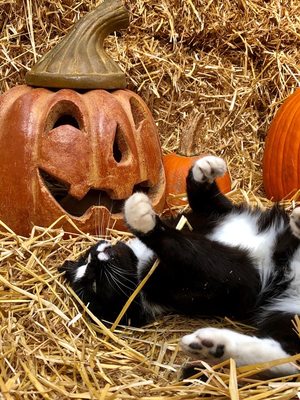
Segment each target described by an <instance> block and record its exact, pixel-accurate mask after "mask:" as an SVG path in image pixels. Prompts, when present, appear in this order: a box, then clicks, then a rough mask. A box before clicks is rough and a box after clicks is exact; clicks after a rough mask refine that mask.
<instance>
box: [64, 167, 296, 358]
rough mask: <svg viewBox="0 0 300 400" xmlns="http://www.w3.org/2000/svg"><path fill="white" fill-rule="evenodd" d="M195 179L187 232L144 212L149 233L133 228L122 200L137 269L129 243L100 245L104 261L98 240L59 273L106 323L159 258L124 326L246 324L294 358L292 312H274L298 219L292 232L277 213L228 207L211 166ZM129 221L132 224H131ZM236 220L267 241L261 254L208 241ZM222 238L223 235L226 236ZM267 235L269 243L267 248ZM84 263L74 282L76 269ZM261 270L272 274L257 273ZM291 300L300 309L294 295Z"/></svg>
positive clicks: (290, 278) (190, 182) (287, 276)
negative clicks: (207, 319) (158, 319)
mask: <svg viewBox="0 0 300 400" xmlns="http://www.w3.org/2000/svg"><path fill="white" fill-rule="evenodd" d="M201 165H202V164H201ZM201 165H200V164H199V166H200V167H199V168H200V173H202V175H203V171H202V170H201ZM223 172H224V171H223ZM202 175H201V178H199V175H197V171H196V172H195V169H193V168H191V170H190V171H189V174H188V176H187V195H188V200H189V204H190V207H191V212H190V213H188V214H187V218H188V221H189V223H190V224H191V225H192V227H193V231H192V232H191V231H189V230H188V229H184V230H183V231H178V230H176V229H175V228H174V227H173V225H174V224H173V223H172V221H162V220H161V219H160V218H159V217H158V216H157V215H154V214H153V212H152V214H151V211H147V212H148V213H149V215H148V216H149V221H151V218H153V221H154V222H153V227H152V225H151V222H150V223H149V224H148V225H149V226H150V228H151V229H150V230H147V229H145V228H144V227H142V228H140V226H139V215H138V211H135V210H134V207H135V205H134V204H133V205H130V204H131V203H130V201H131V200H130V199H129V201H128V204H127V206H125V212H126V213H125V217H126V219H127V222H128V225H129V229H130V230H131V232H132V233H133V234H134V235H135V236H136V237H137V238H138V239H139V240H140V241H141V242H142V243H143V244H144V245H146V247H147V248H148V249H151V251H152V252H153V254H152V253H150V255H149V254H148V255H147V257H144V256H143V257H144V258H143V257H142V258H143V260H142V261H141V260H140V264H139V256H137V255H136V252H135V251H133V250H132V247H131V246H130V245H127V244H124V243H122V242H119V243H117V244H115V245H114V246H109V245H107V247H105V246H106V245H105V244H104V247H105V249H104V251H103V252H102V253H101V254H102V258H104V259H105V260H102V261H101V260H99V256H98V255H99V251H98V250H97V249H99V243H100V244H101V243H103V242H99V243H98V244H97V245H95V246H93V247H92V248H91V249H90V250H88V251H87V253H86V254H85V255H84V256H83V257H82V258H81V259H80V260H78V261H76V262H72V261H66V262H65V264H64V265H63V266H62V270H64V271H66V275H65V276H66V278H67V280H68V281H69V282H70V284H71V285H72V286H73V288H74V290H75V292H77V294H78V295H79V296H80V297H81V298H82V300H83V301H84V303H86V304H89V308H90V309H91V311H92V312H93V313H95V315H97V316H98V317H99V318H101V319H104V320H108V321H111V322H113V321H114V320H115V318H116V317H117V316H118V314H119V312H120V310H121V309H122V306H123V305H124V304H125V302H126V300H127V299H128V297H129V296H130V294H131V293H132V292H133V290H134V289H135V288H136V286H137V284H138V283H139V282H140V281H141V280H142V279H143V278H144V276H145V275H146V274H147V273H148V271H149V269H150V268H151V266H152V265H153V262H154V260H155V259H156V257H158V258H159V260H160V263H159V266H158V267H157V269H156V270H155V272H154V273H153V275H152V276H151V277H150V278H149V280H148V281H147V283H146V285H145V286H144V288H143V290H142V291H141V293H139V294H138V296H137V297H136V299H135V301H134V302H133V303H132V305H131V306H130V308H129V310H128V311H127V313H126V315H125V317H124V318H123V320H122V322H123V323H130V324H132V325H141V324H144V323H146V322H148V321H150V320H151V319H153V318H154V317H155V316H157V315H159V314H162V313H168V312H174V313H180V314H185V315H188V316H228V317H230V318H237V319H239V320H248V321H251V323H253V324H255V325H256V326H257V327H258V332H259V335H262V336H266V335H267V336H270V337H272V338H274V339H275V340H276V341H278V342H279V343H280V344H281V346H282V348H283V349H284V350H285V351H286V352H288V353H289V354H295V353H297V352H299V351H300V340H299V338H298V336H297V334H296V333H295V332H294V330H293V329H292V322H291V320H292V318H293V317H294V315H295V313H294V311H293V312H290V311H289V307H288V306H287V307H286V310H281V309H280V307H281V306H280V307H279V306H278V307H277V308H276V306H274V304H275V303H276V302H278V299H286V298H287V297H288V296H290V293H291V292H290V291H291V287H292V286H291V285H293V284H295V279H296V277H295V270H293V269H292V267H291V265H292V263H295V262H296V261H297V260H295V257H296V256H297V250H298V249H299V248H300V246H299V244H300V240H299V238H298V237H297V224H298V223H299V222H298V219H297V218H298V214H297V215H296V216H295V224H294V230H293V229H292V228H291V224H290V218H289V216H288V215H287V214H286V212H285V211H284V210H283V209H281V208H280V207H278V206H274V207H273V208H271V209H270V210H265V211H263V210H261V209H259V208H253V209H252V208H250V207H249V206H247V205H234V204H233V203H232V202H231V201H230V200H229V199H228V198H227V197H225V196H224V195H223V194H222V193H221V192H220V191H219V189H218V186H217V184H216V183H215V181H214V180H213V178H214V177H216V176H218V175H221V173H216V171H214V168H213V167H211V171H209V172H208V173H207V174H206V175H208V176H206V175H205V173H204V175H203V176H202ZM196 177H197V179H196ZM138 204H140V203H138ZM126 207H127V209H128V210H127V211H126ZM145 207H146V206H145ZM146 208H147V207H146ZM143 213H144V214H145V213H146V211H145V210H144V211H143V210H142V212H141V218H140V219H141V221H142V219H143V218H144V217H143ZM133 217H134V218H136V219H137V222H132V221H134V218H133ZM238 218H241V221H242V223H245V224H246V225H245V227H247V223H249V226H250V225H251V227H254V228H255V229H254V228H253V229H254V230H255V232H256V233H255V235H253V238H252V236H251V237H250V239H249V241H250V242H251V240H252V239H253V240H256V238H255V236H257V238H258V237H261V238H264V237H266V238H268V239H267V240H266V244H265V247H266V248H264V244H263V242H260V243H262V244H261V246H262V248H261V250H260V253H257V254H256V253H255V252H252V250H251V249H252V248H251V246H249V247H248V246H247V243H245V240H246V239H245V240H244V241H243V239H241V242H242V244H239V243H238V242H237V241H238V239H235V241H234V242H233V243H232V244H231V243H228V242H227V238H226V237H223V238H221V239H219V238H218V237H216V236H214V237H212V236H211V235H217V232H218V230H220V229H221V227H222V226H223V225H224V226H225V225H226V223H227V222H226V221H228V224H229V225H230V223H231V221H235V220H237V221H239V219H238ZM299 220H300V218H299ZM224 221H225V222H224ZM243 221H245V222H243ZM248 221H249V222H248ZM222 224H223V225H222ZM141 226H142V225H141ZM235 226H236V225H233V227H235ZM237 226H238V225H237ZM251 229H252V228H251ZM295 231H296V233H295ZM299 231H300V229H299ZM224 232H225V235H226V230H225V231H224ZM228 232H231V231H228ZM230 235H231V233H230ZM271 235H273V236H274V240H273V239H272V240H273V241H271V242H270V240H271V239H270V237H271ZM237 236H239V235H237ZM242 236H243V231H241V237H242ZM273 236H272V238H273ZM229 240H230V238H229ZM236 240H237V241H236ZM262 240H263V239H262ZM270 243H271V246H270ZM267 246H269V247H270V248H269V250H270V252H271V253H270V254H269V253H268V251H267V250H268V249H267ZM133 247H134V246H133ZM264 251H266V253H264ZM261 253H262V254H263V257H264V258H263V257H262V256H260V254H261ZM259 257H261V258H259ZM100 258H101V256H100ZM106 258H107V259H106ZM299 261H300V260H299ZM138 264H139V265H138ZM85 265H86V267H84V268H83V269H82V271H84V275H83V276H81V275H80V274H79V273H78V272H77V271H78V268H79V267H82V266H85ZM293 265H294V264H293ZM299 266H300V264H299ZM264 267H265V268H266V269H268V268H269V269H270V271H271V272H270V273H264V272H261V271H262V269H263V268H264ZM293 268H295V267H293ZM299 282H300V281H299ZM293 293H294V292H293ZM299 293H300V289H299ZM298 301H299V304H300V294H299V296H298ZM276 304H277V303H276ZM274 307H275V308H274ZM299 313H300V309H299Z"/></svg>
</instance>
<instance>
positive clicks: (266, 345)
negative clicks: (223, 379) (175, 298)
mask: <svg viewBox="0 0 300 400" xmlns="http://www.w3.org/2000/svg"><path fill="white" fill-rule="evenodd" d="M180 345H181V348H182V350H183V351H184V352H185V353H186V354H188V355H189V356H191V357H193V358H194V359H199V360H201V359H206V360H207V359H213V360H220V361H223V360H226V359H229V358H233V359H234V360H235V361H236V364H237V366H238V367H239V366H243V365H251V364H257V363H264V362H269V361H275V360H278V359H281V358H287V357H289V356H290V354H288V353H287V352H286V351H285V350H284V349H283V348H282V346H281V344H280V343H279V342H278V341H276V340H274V339H271V338H259V337H256V336H250V335H245V334H242V333H238V332H234V331H232V330H230V329H222V328H221V329H219V328H211V327H209V328H202V329H199V330H197V331H195V332H194V333H192V334H190V335H186V336H184V337H183V338H182V339H181V342H180ZM298 372H299V370H298V368H297V366H296V365H295V364H293V363H283V364H279V365H276V366H273V367H271V368H270V369H269V370H268V373H269V374H271V375H274V376H284V375H292V374H296V373H298Z"/></svg>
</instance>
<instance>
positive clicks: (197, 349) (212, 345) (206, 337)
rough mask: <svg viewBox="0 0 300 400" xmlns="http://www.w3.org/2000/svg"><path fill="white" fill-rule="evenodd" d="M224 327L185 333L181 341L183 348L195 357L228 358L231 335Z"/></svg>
mask: <svg viewBox="0 0 300 400" xmlns="http://www.w3.org/2000/svg"><path fill="white" fill-rule="evenodd" d="M224 333H225V332H224V330H223V329H217V328H203V329H199V330H197V331H196V332H194V333H192V334H190V335H185V336H183V338H182V339H181V341H180V346H181V348H182V350H183V351H184V352H185V353H187V354H188V355H189V356H191V357H193V358H195V359H202V358H203V359H211V358H213V359H215V358H220V359H226V358H227V348H228V347H230V337H228V335H226V334H225V335H224Z"/></svg>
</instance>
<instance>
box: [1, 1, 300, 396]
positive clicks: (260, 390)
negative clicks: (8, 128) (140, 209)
mask: <svg viewBox="0 0 300 400" xmlns="http://www.w3.org/2000/svg"><path fill="white" fill-rule="evenodd" d="M126 3H127V6H128V8H129V9H130V12H131V26H130V28H129V29H128V30H127V31H126V32H122V33H121V34H116V35H115V36H112V37H110V38H109V39H108V40H107V50H108V52H109V53H110V55H111V56H112V57H113V58H114V59H115V60H116V61H117V62H118V63H119V65H120V66H121V68H122V69H123V70H124V71H125V72H126V75H127V79H128V84H129V88H130V89H132V90H134V91H136V92H138V93H139V94H140V95H141V96H142V97H143V99H144V100H145V101H146V102H147V103H148V105H149V107H150V108H151V110H152V112H153V115H154V118H155V120H156V123H157V126H158V129H159V132H160V136H161V143H162V146H163V150H164V151H165V152H169V151H174V150H176V149H177V148H178V145H179V140H180V138H181V136H182V135H184V134H185V127H186V126H187V121H188V119H189V118H190V116H191V115H192V114H193V115H194V114H195V113H196V114H200V115H202V118H201V131H199V135H198V137H196V141H197V143H195V145H196V146H198V148H199V149H200V150H201V151H202V152H203V151H205V152H211V153H215V154H218V155H223V156H225V157H226V158H227V160H228V162H229V166H230V171H231V174H232V178H233V180H234V191H233V193H232V194H231V196H232V198H233V199H234V200H237V201H239V200H240V199H246V200H247V201H253V202H256V203H260V204H263V205H265V204H269V202H268V201H267V200H266V199H264V197H263V190H262V177H261V158H262V153H263V143H264V137H265V134H266V130H267V127H268V125H269V123H270V121H271V119H272V117H273V115H274V112H275V111H276V109H277V108H278V106H279V105H280V104H281V102H282V101H283V100H284V98H285V97H286V96H288V95H289V94H290V93H291V92H292V91H293V90H294V88H295V87H296V86H298V85H299V65H300V64H299V54H300V53H299V51H298V36H299V34H298V32H299V30H300V21H299V18H298V15H299V11H300V5H298V3H297V2H289V3H288V4H285V5H282V2H278V1H275V0H270V1H269V2H265V1H263V0H239V1H230V0H223V1H210V2H206V1H200V0H182V1H180V0H161V1H160V2H156V1H154V0H135V1H132V0H127V1H126ZM96 4H97V2H96V1H95V0H86V1H85V2H82V1H79V0H74V1H73V0H72V1H71V0H55V1H51V2H50V1H48V0H40V1H39V2H33V1H32V0H24V1H21V0H16V1H14V2H7V3H5V4H2V5H1V6H0V21H2V27H1V37H0V45H1V46H0V56H1V69H0V74H1V76H0V90H1V92H4V91H6V90H7V89H8V88H10V87H12V86H14V85H16V84H20V83H23V82H24V75H25V73H26V71H27V70H28V69H30V67H31V65H32V64H33V63H34V62H35V60H37V59H38V58H39V57H40V55H42V54H44V53H45V52H46V51H47V50H49V49H50V48H52V47H53V46H54V45H55V44H56V43H57V42H58V40H59V39H60V38H61V37H62V36H63V35H64V34H65V33H66V32H67V31H68V30H69V29H70V28H71V27H72V26H73V24H74V22H75V21H76V20H78V18H79V17H80V16H81V15H84V14H85V13H86V12H88V11H89V10H91V9H93V8H94V7H95V6H96ZM286 206H287V207H288V206H290V204H286ZM0 230H1V232H2V233H1V235H0V293H1V296H0V303H1V307H0V327H1V328H0V349H1V352H0V354H1V357H0V391H1V393H2V396H3V397H4V398H7V399H26V398H31V399H40V398H45V399H73V398H74V399H137V398H139V399H144V400H146V399H154V398H155V399H173V398H174V399H175V398H176V399H180V398H182V399H183V398H184V399H193V398H195V397H197V398H202V397H205V396H209V395H210V396H211V398H217V397H220V398H233V399H234V398H238V396H240V397H241V398H250V397H251V396H253V397H254V398H260V399H271V398H280V399H283V398H287V399H289V398H293V397H294V396H295V394H296V393H297V390H298V383H297V382H296V383H293V384H292V383H287V384H285V382H288V381H289V379H288V378H286V379H285V378H284V379H274V380H273V381H261V380H260V379H258V378H257V377H255V374H256V372H257V371H259V370H261V369H263V368H264V367H265V366H264V365H261V366H252V367H245V368H239V369H237V368H236V366H235V364H234V362H233V361H231V362H229V361H228V362H226V363H222V364H220V365H216V366H214V367H212V366H209V365H207V364H205V363H204V364H203V372H201V373H202V374H204V375H206V376H207V377H208V380H207V382H206V383H205V384H203V383H201V382H200V381H198V380H195V379H192V380H189V382H180V381H178V370H179V368H180V365H181V364H182V362H184V361H185V360H186V358H185V357H184V356H183V355H182V354H181V353H180V352H179V351H178V338H179V337H181V336H182V335H184V334H185V333H188V332H190V331H192V330H194V329H196V328H200V327H201V326H205V325H207V324H208V322H207V321H201V320H190V319H187V318H183V317H178V316H170V317H165V318H162V319H161V320H159V321H157V322H155V323H153V324H151V325H149V326H147V327H145V328H143V329H132V328H127V327H118V328H117V329H116V330H115V331H114V332H111V331H109V330H108V329H107V328H106V327H105V326H104V325H103V324H102V323H101V322H100V321H98V320H97V319H95V318H94V317H93V316H92V315H89V312H88V310H87V309H85V311H84V312H82V309H81V307H80V305H79V302H78V301H77V300H76V298H75V295H74V293H72V292H71V291H70V289H69V288H67V287H66V286H65V285H64V280H63V279H62V277H61V276H59V274H58V272H57V266H58V265H60V264H61V263H62V261H63V260H64V259H65V258H67V257H71V258H76V257H77V256H78V255H79V254H81V252H83V251H84V250H85V249H87V248H88V247H89V246H90V245H91V244H92V243H94V242H95V241H96V240H97V238H96V237H91V236H89V235H84V236H83V235H80V234H78V236H74V237H73V238H70V239H66V238H64V235H63V232H62V231H59V230H54V229H53V230H47V229H39V228H35V229H34V231H33V232H32V235H31V236H30V237H29V238H23V237H20V236H17V235H15V234H14V233H13V232H11V231H10V230H9V229H8V228H7V227H5V226H3V225H2V226H1V229H0ZM110 235H111V238H112V239H114V240H117V239H121V238H122V237H123V235H122V234H121V233H120V232H111V233H110ZM87 317H88V318H87ZM209 323H211V322H209ZM214 324H215V325H220V324H222V326H224V325H225V326H227V327H231V326H232V325H233V324H234V323H233V322H232V321H226V320H225V321H224V320H219V321H218V320H217V321H214ZM235 326H236V324H235ZM236 327H237V328H238V329H241V330H243V331H245V330H246V329H249V328H248V327H244V326H242V325H237V326H236ZM297 328H298V330H299V324H298V325H297ZM201 373H200V374H201Z"/></svg>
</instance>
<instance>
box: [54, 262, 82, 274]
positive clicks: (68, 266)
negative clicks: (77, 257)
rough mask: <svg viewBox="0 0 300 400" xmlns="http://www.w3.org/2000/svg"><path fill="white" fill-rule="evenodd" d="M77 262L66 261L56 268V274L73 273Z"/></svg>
mask: <svg viewBox="0 0 300 400" xmlns="http://www.w3.org/2000/svg"><path fill="white" fill-rule="evenodd" d="M77 265H78V262H76V261H71V260H66V261H65V262H64V263H63V264H62V265H60V266H59V267H58V272H71V271H72V272H74V271H75V268H76V267H77Z"/></svg>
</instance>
